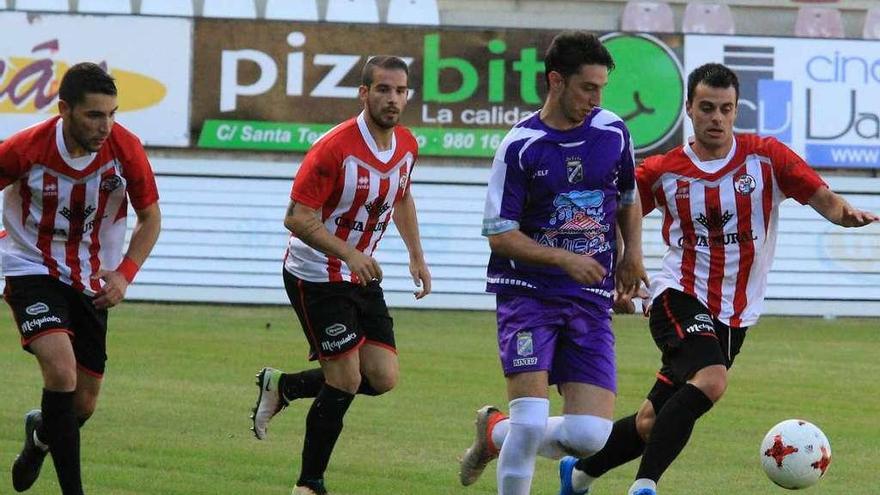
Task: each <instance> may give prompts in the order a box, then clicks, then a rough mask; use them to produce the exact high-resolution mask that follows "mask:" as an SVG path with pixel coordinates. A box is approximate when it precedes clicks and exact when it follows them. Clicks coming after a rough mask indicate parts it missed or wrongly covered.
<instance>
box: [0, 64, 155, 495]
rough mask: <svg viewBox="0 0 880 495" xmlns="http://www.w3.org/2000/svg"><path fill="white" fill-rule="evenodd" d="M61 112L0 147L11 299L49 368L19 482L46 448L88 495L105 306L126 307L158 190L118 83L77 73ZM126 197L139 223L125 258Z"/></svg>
mask: <svg viewBox="0 0 880 495" xmlns="http://www.w3.org/2000/svg"><path fill="white" fill-rule="evenodd" d="M58 96H59V101H58V110H59V113H60V114H61V115H60V116H58V117H52V118H50V119H48V120H46V121H44V122H42V123H39V124H36V125H34V126H32V127H29V128H27V129H24V130H23V131H21V132H18V133H17V134H15V135H13V136H12V137H10V138H9V139H8V140H6V141H4V142H3V143H2V144H0V187H2V188H4V194H3V225H4V227H5V228H6V234H7V235H6V236H5V237H4V238H3V240H2V253H3V254H2V261H3V273H4V275H5V277H6V289H5V292H4V296H5V298H6V302H7V303H9V306H10V308H11V309H12V313H13V316H14V317H15V321H16V324H17V325H18V328H19V333H20V334H21V345H22V347H23V348H24V349H25V350H27V351H28V352H31V353H32V354H34V356H36V358H37V362H38V363H39V365H40V369H41V371H42V373H43V397H42V407H41V409H35V410H33V411H31V412H29V413H28V414H27V415H26V416H25V443H24V448H23V449H22V452H21V454H20V455H19V456H18V457H17V458H16V459H15V462H14V464H13V466H12V484H13V487H14V488H15V490H16V491H19V492H21V491H25V490H27V489H28V488H30V487H31V485H33V483H34V482H35V481H36V480H37V477H38V476H39V473H40V469H41V467H42V465H43V460H44V459H45V456H46V454H47V453H49V452H51V454H52V460H53V462H54V464H55V471H56V472H57V474H58V481H59V484H60V485H61V491H62V493H64V494H65V495H67V494H74V495H75V494H81V493H83V489H82V481H81V476H80V448H79V438H80V437H79V428H80V427H81V426H82V425H83V424H84V423H85V422H86V420H87V419H88V418H89V417H90V416H91V415H92V413H93V412H94V411H95V406H96V404H97V399H98V393H99V391H100V389H101V381H102V378H103V374H104V363H105V361H106V359H107V355H106V334H107V309H108V308H111V307H113V306H115V305H116V304H118V303H119V302H120V301H122V299H123V297H124V296H125V292H126V289H127V287H128V285H129V284H130V283H131V282H132V280H133V279H134V276H135V274H136V273H137V271H138V267H140V265H141V264H143V262H144V260H146V258H147V256H148V255H149V254H150V251H151V250H152V248H153V245H154V244H155V243H156V239H157V238H158V236H159V230H160V223H161V220H160V212H159V203H158V200H159V195H158V193H157V191H156V182H155V179H154V177H153V172H152V170H151V168H150V163H149V161H148V160H147V156H146V154H145V153H144V148H143V146H142V145H141V143H140V140H139V139H138V138H137V136H135V135H134V134H132V133H131V132H129V131H128V130H126V129H125V128H124V127H122V126H121V125H119V124H115V123H114V121H115V118H116V110H117V101H116V85H115V84H114V82H113V79H112V78H111V77H110V76H109V75H107V73H106V72H104V70H103V69H101V68H100V67H99V66H97V65H95V64H91V63H81V64H76V65H74V66H72V67H71V68H70V69H69V70H68V71H67V73H66V74H65V75H64V77H63V79H62V80H61V85H60V88H59V94H58ZM128 202H131V204H132V206H133V207H134V210H135V213H136V214H137V222H136V224H135V227H134V231H133V233H132V237H131V241H130V242H129V246H128V250H127V251H126V252H125V256H123V251H122V249H123V245H124V242H125V231H126V217H127V210H128Z"/></svg>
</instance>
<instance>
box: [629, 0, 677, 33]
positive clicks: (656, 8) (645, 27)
mask: <svg viewBox="0 0 880 495" xmlns="http://www.w3.org/2000/svg"><path fill="white" fill-rule="evenodd" d="M620 29H621V31H633V32H643V33H672V32H674V31H675V16H674V15H673V14H672V8H671V7H669V4H668V3H666V2H641V1H629V2H627V3H626V6H625V7H624V8H623V14H622V15H621V17H620Z"/></svg>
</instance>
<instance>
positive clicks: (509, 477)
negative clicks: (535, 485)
mask: <svg viewBox="0 0 880 495" xmlns="http://www.w3.org/2000/svg"><path fill="white" fill-rule="evenodd" d="M547 380H548V379H547V372H546V371H530V372H522V373H515V374H511V375H508V376H507V396H508V398H509V399H510V403H509V411H510V413H509V414H510V418H509V419H508V420H507V428H508V431H507V436H506V437H505V439H504V442H503V444H502V446H501V450H500V452H499V455H498V471H497V478H498V493H499V495H528V494H529V492H530V490H531V486H532V475H533V474H534V471H535V458H536V457H537V455H538V449H539V448H540V447H541V442H542V440H543V439H544V430H545V429H546V428H547V418H548V417H549V416H550V401H549V399H548V398H547V386H548V381H547Z"/></svg>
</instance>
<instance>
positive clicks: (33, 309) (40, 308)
mask: <svg viewBox="0 0 880 495" xmlns="http://www.w3.org/2000/svg"><path fill="white" fill-rule="evenodd" d="M24 312H25V313H27V314H29V315H31V316H37V315H41V314H43V313H48V312H49V306H47V305H46V303H44V302H38V303H34V304H31V305H30V306H28V307H26V308H24Z"/></svg>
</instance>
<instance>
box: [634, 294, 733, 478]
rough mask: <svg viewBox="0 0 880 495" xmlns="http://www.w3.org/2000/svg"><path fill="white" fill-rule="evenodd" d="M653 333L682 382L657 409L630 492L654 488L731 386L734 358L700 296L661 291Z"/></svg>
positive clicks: (677, 381)
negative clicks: (724, 346)
mask: <svg viewBox="0 0 880 495" xmlns="http://www.w3.org/2000/svg"><path fill="white" fill-rule="evenodd" d="M651 333H652V336H653V337H654V340H655V342H656V343H657V345H658V347H660V350H661V351H662V352H663V359H664V364H667V365H668V366H667V367H666V368H665V369H666V370H668V373H669V374H670V375H671V376H668V377H667V378H669V379H670V381H672V382H673V383H675V384H682V386H681V387H679V388H678V389H677V390H676V391H675V392H674V393H673V394H672V395H671V396H670V397H669V399H668V400H667V401H666V403H665V404H664V405H663V407H662V409H660V410H659V411H657V413H656V419H655V420H654V425H653V428H652V429H651V435H650V437H649V438H648V440H647V442H646V444H645V451H644V453H643V454H642V460H641V463H640V465H639V470H638V473H637V474H636V481H635V482H634V483H633V485H632V486H631V487H630V492H629V493H630V494H631V495H654V494H655V493H656V483H657V482H658V481H659V479H660V477H661V476H662V475H663V473H664V472H665V471H666V469H668V468H669V466H670V465H671V464H672V462H673V461H674V460H675V458H676V457H678V455H679V454H680V453H681V451H682V450H683V449H684V446H685V445H686V444H687V442H688V440H689V439H690V436H691V433H692V432H693V429H694V425H695V424H696V422H697V420H698V419H699V418H700V417H701V416H703V415H704V414H705V413H707V412H708V411H709V410H710V409H711V408H712V406H713V405H714V403H715V402H716V401H717V400H719V399H720V398H721V396H722V395H723V394H724V391H725V390H726V388H727V366H728V365H729V363H730V360H729V359H728V357H727V356H726V354H725V350H723V349H722V346H721V344H720V341H719V338H720V337H719V335H718V332H716V326H715V322H714V321H713V319H712V318H711V316H710V315H709V311H708V310H707V309H706V307H705V306H703V305H702V304H701V303H700V302H699V301H698V300H697V299H696V298H694V297H692V296H690V295H687V294H684V293H682V292H679V291H675V290H671V289H669V290H666V291H664V292H663V293H662V294H660V295H659V296H658V297H657V299H656V300H655V301H654V310H653V312H652V314H651Z"/></svg>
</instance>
